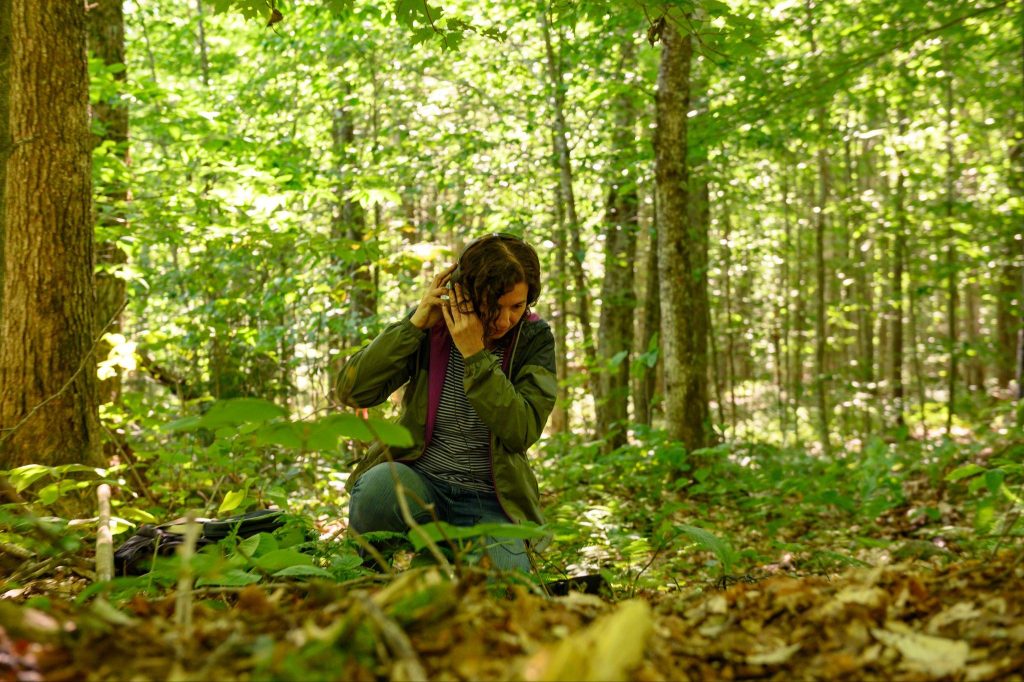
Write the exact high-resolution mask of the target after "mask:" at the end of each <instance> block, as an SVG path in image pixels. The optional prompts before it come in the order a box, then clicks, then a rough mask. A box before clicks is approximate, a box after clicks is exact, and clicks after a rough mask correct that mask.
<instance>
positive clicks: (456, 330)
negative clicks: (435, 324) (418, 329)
mask: <svg viewBox="0 0 1024 682" xmlns="http://www.w3.org/2000/svg"><path fill="white" fill-rule="evenodd" d="M451 293H452V300H451V301H450V303H451V305H444V306H442V307H441V311H442V313H443V314H444V322H445V324H446V325H448V332H449V333H450V334H451V335H452V341H453V342H454V343H455V347H456V348H458V349H459V352H461V353H462V357H464V358H468V357H469V356H470V355H475V354H476V353H479V352H480V351H482V350H483V349H484V325H483V322H481V321H480V318H479V317H477V314H476V312H475V311H474V310H473V304H472V303H470V302H469V299H468V298H467V297H466V296H464V295H463V292H462V287H461V286H459V285H458V284H456V285H455V288H454V289H452V292H451Z"/></svg>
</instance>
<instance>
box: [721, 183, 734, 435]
mask: <svg viewBox="0 0 1024 682" xmlns="http://www.w3.org/2000/svg"><path fill="white" fill-rule="evenodd" d="M731 239H732V216H731V214H730V212H729V204H728V200H726V201H725V202H723V207H722V256H721V257H722V292H723V301H722V302H723V304H724V306H725V324H724V325H722V326H723V327H724V328H725V358H724V359H725V373H726V382H727V385H728V387H729V428H730V430H731V431H732V439H733V440H735V439H736V428H737V423H736V420H737V418H736V334H735V330H734V329H733V322H732V242H731V241H730V240H731Z"/></svg>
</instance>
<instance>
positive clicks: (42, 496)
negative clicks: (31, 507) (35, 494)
mask: <svg viewBox="0 0 1024 682" xmlns="http://www.w3.org/2000/svg"><path fill="white" fill-rule="evenodd" d="M61 492H62V491H61V489H60V484H59V483H51V484H50V485H48V486H46V487H45V488H43V489H42V490H40V491H39V501H40V502H42V503H43V504H53V503H54V502H56V501H57V499H58V498H59V497H60V496H61Z"/></svg>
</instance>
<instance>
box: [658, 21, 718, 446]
mask: <svg viewBox="0 0 1024 682" xmlns="http://www.w3.org/2000/svg"><path fill="white" fill-rule="evenodd" d="M662 43H663V44H662V51H661V63H660V67H659V70H658V91H657V104H656V108H657V112H656V129H655V138H654V153H655V177H656V184H657V191H658V199H659V202H660V215H661V224H660V226H659V230H658V247H659V249H660V251H661V253H660V259H659V277H660V279H661V291H662V297H661V317H662V320H661V329H662V347H663V348H664V351H665V417H666V421H667V422H668V424H667V426H668V432H669V435H670V436H671V437H672V438H674V439H677V440H680V441H682V443H683V444H684V445H685V446H686V448H687V449H688V450H690V451H693V450H696V449H699V448H703V447H705V446H706V445H708V443H709V442H710V413H709V406H708V378H707V374H708V373H707V363H708V358H707V320H708V317H709V316H708V296H707V233H706V232H705V233H703V234H701V232H700V225H694V224H693V223H692V222H691V216H690V211H689V203H690V198H689V196H688V194H689V188H688V182H689V170H688V166H687V158H686V152H687V112H688V110H689V103H690V59H691V56H692V45H691V39H690V37H689V36H688V35H687V36H684V35H682V34H681V33H680V32H679V30H678V28H677V27H676V25H675V23H674V22H673V21H671V20H669V21H667V22H666V25H665V28H664V32H663V33H662Z"/></svg>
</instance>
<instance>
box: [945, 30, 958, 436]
mask: <svg viewBox="0 0 1024 682" xmlns="http://www.w3.org/2000/svg"><path fill="white" fill-rule="evenodd" d="M948 49H949V46H948V45H947V46H946V50H948ZM947 61H948V60H947ZM945 90H946V201H945V212H946V338H947V339H948V343H949V368H948V372H949V375H948V376H947V378H946V379H947V380H946V391H947V399H948V401H947V403H946V435H947V436H950V435H952V432H953V415H954V414H955V413H956V383H957V378H958V377H957V375H958V374H959V371H960V370H959V354H958V352H957V351H958V349H957V345H958V339H957V303H958V296H957V272H956V270H957V254H956V230H955V229H954V228H953V203H954V201H955V200H956V197H955V182H956V154H955V152H954V149H953V75H952V73H951V72H950V71H949V70H948V69H947V73H946V79H945Z"/></svg>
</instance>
